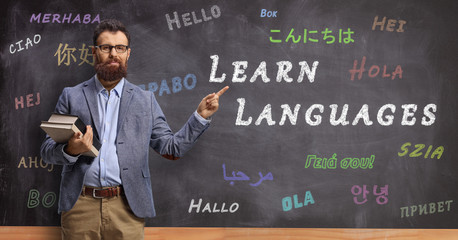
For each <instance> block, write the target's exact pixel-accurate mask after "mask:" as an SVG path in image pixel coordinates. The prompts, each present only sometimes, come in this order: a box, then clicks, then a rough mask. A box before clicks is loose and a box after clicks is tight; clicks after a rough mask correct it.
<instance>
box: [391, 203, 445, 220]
mask: <svg viewBox="0 0 458 240" xmlns="http://www.w3.org/2000/svg"><path fill="white" fill-rule="evenodd" d="M451 203H453V200H447V201H441V202H437V203H436V202H431V203H425V204H419V205H411V206H406V207H401V208H400V210H401V218H404V217H413V216H415V215H418V216H422V215H428V214H429V215H431V214H439V213H443V212H446V211H447V212H450V209H451ZM417 211H418V212H417Z"/></svg>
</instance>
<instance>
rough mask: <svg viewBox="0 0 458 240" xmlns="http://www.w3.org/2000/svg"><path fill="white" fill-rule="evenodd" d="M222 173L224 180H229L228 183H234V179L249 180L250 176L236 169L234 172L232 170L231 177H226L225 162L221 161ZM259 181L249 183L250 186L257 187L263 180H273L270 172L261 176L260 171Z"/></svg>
mask: <svg viewBox="0 0 458 240" xmlns="http://www.w3.org/2000/svg"><path fill="white" fill-rule="evenodd" d="M223 175H224V180H226V181H231V182H230V184H231V185H234V181H249V180H250V178H249V177H248V176H247V175H246V174H245V173H243V172H240V171H238V172H237V173H235V171H232V177H228V176H227V175H226V164H224V163H223ZM259 177H260V178H259V181H258V182H256V183H250V186H253V187H257V186H259V184H261V183H262V181H264V180H273V179H274V177H273V176H272V173H271V172H269V173H267V174H266V175H265V176H262V173H261V172H259Z"/></svg>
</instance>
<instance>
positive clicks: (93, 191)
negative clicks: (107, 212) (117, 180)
mask: <svg viewBox="0 0 458 240" xmlns="http://www.w3.org/2000/svg"><path fill="white" fill-rule="evenodd" d="M95 190H98V189H95V188H93V189H92V197H94V198H103V197H97V196H96V195H95Z"/></svg>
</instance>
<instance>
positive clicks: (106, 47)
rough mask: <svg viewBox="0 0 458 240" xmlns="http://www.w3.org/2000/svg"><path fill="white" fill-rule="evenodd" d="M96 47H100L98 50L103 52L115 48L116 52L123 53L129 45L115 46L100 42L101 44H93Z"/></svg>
mask: <svg viewBox="0 0 458 240" xmlns="http://www.w3.org/2000/svg"><path fill="white" fill-rule="evenodd" d="M95 47H96V48H98V49H100V51H102V52H104V53H109V52H111V49H112V48H114V49H115V50H116V52H117V53H125V52H126V51H127V49H129V46H126V45H115V46H111V45H109V44H102V45H99V46H95Z"/></svg>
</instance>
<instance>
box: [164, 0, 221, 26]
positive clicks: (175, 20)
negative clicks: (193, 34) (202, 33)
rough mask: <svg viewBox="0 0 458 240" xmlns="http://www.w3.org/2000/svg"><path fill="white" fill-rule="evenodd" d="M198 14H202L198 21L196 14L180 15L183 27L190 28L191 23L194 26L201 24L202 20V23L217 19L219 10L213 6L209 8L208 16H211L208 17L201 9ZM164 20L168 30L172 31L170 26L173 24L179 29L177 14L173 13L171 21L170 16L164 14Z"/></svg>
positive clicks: (219, 14) (219, 13)
mask: <svg viewBox="0 0 458 240" xmlns="http://www.w3.org/2000/svg"><path fill="white" fill-rule="evenodd" d="M200 12H201V13H202V19H199V18H198V17H197V15H196V12H194V11H192V12H190V13H189V12H187V13H183V14H181V19H182V20H183V25H184V26H185V27H187V26H190V25H192V24H193V23H194V24H198V23H201V22H202V20H204V22H207V21H209V20H212V17H211V16H213V18H215V19H216V18H219V17H220V16H221V9H220V8H219V7H218V6H217V5H213V6H212V7H211V8H210V14H211V16H209V14H208V13H206V12H205V9H203V8H202V9H201V10H200ZM190 15H192V21H191V16H190ZM165 19H166V20H167V25H168V26H169V30H170V31H172V30H173V25H172V24H175V25H176V27H177V28H181V23H180V18H179V16H178V13H177V12H173V19H171V18H170V15H169V14H165Z"/></svg>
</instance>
